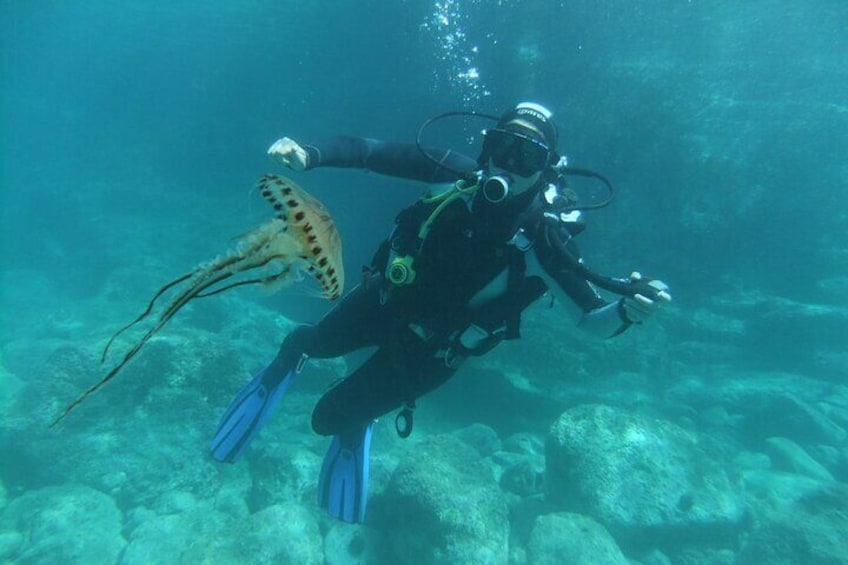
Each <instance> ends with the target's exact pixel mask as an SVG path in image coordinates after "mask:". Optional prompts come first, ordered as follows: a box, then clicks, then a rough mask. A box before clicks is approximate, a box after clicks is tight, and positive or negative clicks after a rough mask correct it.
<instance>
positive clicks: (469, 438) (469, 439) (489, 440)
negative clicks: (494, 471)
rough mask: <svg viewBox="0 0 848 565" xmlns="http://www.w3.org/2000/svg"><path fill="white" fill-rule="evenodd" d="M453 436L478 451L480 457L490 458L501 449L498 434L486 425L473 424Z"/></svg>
mask: <svg viewBox="0 0 848 565" xmlns="http://www.w3.org/2000/svg"><path fill="white" fill-rule="evenodd" d="M452 435H453V436H454V437H455V438H457V439H459V440H462V441H464V442H465V443H467V444H468V445H469V446H470V447H473V448H474V449H476V450H477V453H479V454H480V457H488V456H489V455H491V454H493V453H495V452H496V451H498V450H499V449H500V448H501V440H500V438H499V437H498V434H497V432H496V431H495V430H493V429H492V428H490V427H489V426H486V425H484V424H471V425H470V426H468V427H465V428H462V429H460V430H457V431H455V432H453V434H452Z"/></svg>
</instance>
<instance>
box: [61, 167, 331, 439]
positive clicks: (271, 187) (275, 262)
mask: <svg viewBox="0 0 848 565" xmlns="http://www.w3.org/2000/svg"><path fill="white" fill-rule="evenodd" d="M257 188H258V190H259V193H260V194H261V195H262V197H263V198H264V199H265V200H267V201H268V203H269V204H270V205H271V206H272V207H273V209H274V212H275V214H276V215H275V217H274V218H272V219H271V220H269V221H267V222H265V223H264V224H262V225H261V226H259V227H258V228H256V229H255V230H253V231H251V232H249V233H248V234H246V235H244V236H242V237H241V238H239V240H238V242H237V243H236V245H235V246H234V248H233V249H231V250H230V251H228V252H227V253H225V254H224V255H221V256H219V257H217V258H215V259H213V260H212V261H208V262H206V263H202V264H201V265H199V266H198V267H196V268H195V269H194V270H192V271H190V272H188V273H185V274H183V275H181V276H179V277H177V278H176V279H174V280H172V281H171V282H169V283H167V284H165V285H164V286H162V287H161V288H160V289H159V290H158V291H156V293H155V294H154V295H153V298H151V299H150V302H149V303H148V304H147V308H146V309H145V310H144V312H142V313H141V314H140V315H139V316H138V317H137V318H136V319H135V320H133V321H132V322H130V323H129V324H127V325H125V326H124V327H122V328H121V329H119V330H118V331H117V332H115V334H114V335H113V336H112V337H111V338H110V339H109V341H108V342H107V343H106V346H105V347H104V348H103V354H102V355H101V359H100V361H101V363H105V361H106V357H107V355H108V353H109V349H110V348H111V346H112V344H113V343H114V341H115V339H116V338H117V337H118V336H119V335H121V334H122V333H124V332H125V331H127V330H128V329H130V328H132V327H133V326H135V325H136V324H138V323H140V322H142V321H143V320H145V319H146V318H148V316H150V315H151V313H152V312H153V311H154V309H155V307H156V303H157V301H158V300H159V299H160V298H161V297H162V295H164V294H166V293H167V292H168V291H169V290H172V289H179V290H177V291H176V294H175V296H174V297H173V298H172V299H171V300H170V302H169V303H168V305H167V306H165V307H164V309H162V311H161V313H159V315H158V317H157V318H156V321H155V323H154V324H153V325H152V327H151V328H150V329H148V330H147V332H146V333H144V335H142V336H141V338H140V339H138V341H136V342H135V344H134V345H133V346H132V347H131V348H130V349H129V350H128V351H127V353H126V354H125V355H124V357H123V359H121V361H120V362H119V363H118V364H117V365H115V366H114V367H113V368H112V369H110V370H109V372H108V373H107V374H106V376H104V377H103V378H102V379H101V380H100V381H99V382H98V383H96V384H94V385H92V386H91V387H89V388H88V389H87V390H85V391H84V392H83V393H82V394H81V395H80V396H79V397H78V398H77V399H76V400H74V401H73V402H71V403H70V404H69V405H68V406H67V407H66V408H65V411H64V412H63V413H62V414H61V415H60V416H59V417H57V418H56V419H55V420H54V421H53V422H52V423H51V424H50V426H49V427H51V428H52V427H53V426H55V425H56V424H58V423H59V422H61V421H62V420H63V419H64V418H65V417H66V416H67V415H68V414H69V413H70V412H71V411H72V410H73V409H74V408H76V407H77V406H79V405H80V404H81V403H82V402H83V401H84V400H85V399H86V398H88V396H90V395H91V394H93V393H94V392H96V391H97V390H99V389H100V388H101V387H103V386H104V385H105V384H106V383H108V382H109V381H110V380H112V379H113V378H114V377H115V376H116V375H117V374H118V373H119V372H120V371H121V369H123V367H124V366H125V365H126V364H127V363H128V362H129V361H130V360H131V359H132V358H133V357H135V356H136V355H137V354H138V352H139V351H141V348H142V347H144V345H145V344H146V343H147V342H148V341H149V340H150V338H152V337H153V336H154V335H156V334H157V333H158V332H159V330H161V329H162V327H163V326H164V325H165V324H167V323H168V321H169V320H170V319H171V318H173V317H174V315H175V314H176V313H177V312H179V311H180V310H181V309H182V308H183V307H184V306H185V305H186V304H188V303H189V302H191V301H192V300H194V299H195V298H204V297H208V296H213V295H215V294H219V293H221V292H224V291H226V290H229V289H232V288H235V287H237V286H244V285H250V284H261V285H263V286H266V287H270V288H276V287H278V286H281V285H286V284H291V283H293V282H296V281H300V280H302V279H303V278H305V276H309V277H312V278H313V279H315V280H316V281H317V282H318V284H319V286H320V288H321V290H320V292H319V295H320V296H322V297H324V298H327V299H329V300H336V299H337V298H338V297H339V296H341V293H342V291H343V289H344V269H343V265H342V242H341V238H340V237H339V232H338V231H337V230H336V227H335V224H334V223H333V219H332V218H331V217H330V214H329V212H328V211H327V209H326V208H325V207H324V205H323V204H322V203H321V202H320V201H318V199H316V198H315V197H313V196H311V195H310V194H309V193H307V192H306V191H305V190H303V189H302V188H301V187H300V186H298V185H297V184H296V183H295V182H293V181H292V180H290V179H287V178H285V177H281V176H277V175H271V174H267V175H265V176H263V177H262V178H260V179H259V181H258V183H257Z"/></svg>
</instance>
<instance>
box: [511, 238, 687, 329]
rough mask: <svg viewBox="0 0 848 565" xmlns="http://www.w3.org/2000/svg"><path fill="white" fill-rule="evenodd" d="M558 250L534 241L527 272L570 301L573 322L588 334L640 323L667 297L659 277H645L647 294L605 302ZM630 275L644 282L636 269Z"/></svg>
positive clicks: (573, 248)
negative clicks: (653, 278) (648, 278)
mask: <svg viewBox="0 0 848 565" xmlns="http://www.w3.org/2000/svg"><path fill="white" fill-rule="evenodd" d="M566 249H567V250H568V251H569V252H570V253H572V254H573V257H574V259H575V260H577V261H580V262H582V260H581V259H580V255H579V251H578V250H577V247H576V246H575V245H574V243H573V242H569V243H568V244H566ZM559 253H560V252H559V251H557V250H556V249H555V248H553V247H551V246H546V245H544V244H542V242H537V245H534V246H533V248H532V249H530V250H529V251H528V253H527V273H528V274H535V275H537V276H540V277H541V278H542V279H543V280H544V281H545V282H546V283H547V286H548V289H549V290H550V291H551V292H552V293H553V294H554V295H555V296H557V297H558V298H560V302H562V303H563V304H566V305H573V307H572V309H573V314H574V317H575V318H576V319H577V326H578V327H579V328H580V329H581V330H583V331H585V332H587V333H589V334H591V335H594V336H597V337H600V338H607V337H613V336H616V335H619V334H621V333H623V332H624V331H625V330H627V329H628V328H629V327H630V326H632V325H633V324H637V325H638V324H642V323H644V322H645V321H647V320H648V319H649V318H650V317H651V316H652V315H653V314H654V312H656V311H657V310H658V309H659V308H660V306H661V305H663V304H665V303H666V302H670V301H671V294H670V293H669V292H668V286H667V285H666V284H665V283H663V282H662V281H660V280H652V281H647V286H648V288H650V289H651V293H650V294H651V296H646V295H645V294H636V295H634V296H625V297H622V298H620V299H618V300H616V301H613V302H608V301H606V300H604V299H603V298H602V297H601V295H600V294H599V293H598V291H597V290H596V289H595V287H594V286H593V285H592V284H590V283H589V282H588V281H587V280H586V279H585V278H584V277H583V276H581V275H580V274H579V273H577V272H576V271H575V270H574V269H573V268H570V267H569V265H568V263H569V262H568V261H565V260H563V259H562V258H561V257H559V255H558V254H559ZM630 277H631V281H633V282H637V281H642V282H646V281H644V279H642V276H641V275H640V274H639V273H633V274H631V275H630Z"/></svg>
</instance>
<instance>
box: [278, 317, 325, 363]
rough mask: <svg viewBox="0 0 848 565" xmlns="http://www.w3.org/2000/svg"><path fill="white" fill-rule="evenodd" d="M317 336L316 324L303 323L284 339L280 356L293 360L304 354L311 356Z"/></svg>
mask: <svg viewBox="0 0 848 565" xmlns="http://www.w3.org/2000/svg"><path fill="white" fill-rule="evenodd" d="M315 336H316V330H315V326H312V325H309V324H303V325H300V326H298V327H296V328H295V329H293V330H292V331H291V332H290V333H289V335H287V336H286V337H285V339H283V343H281V344H280V351H279V353H278V356H280V357H284V358H286V359H291V360H292V361H293V362H294V361H297V360H299V359H300V358H301V356H303V355H306V356H311V354H312V350H313V349H314V347H313V346H312V344H313V343H314V342H315Z"/></svg>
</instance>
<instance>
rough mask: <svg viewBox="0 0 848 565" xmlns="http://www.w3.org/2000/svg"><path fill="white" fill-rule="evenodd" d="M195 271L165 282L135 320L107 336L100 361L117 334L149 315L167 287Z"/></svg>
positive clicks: (190, 275) (103, 360) (104, 357)
mask: <svg viewBox="0 0 848 565" xmlns="http://www.w3.org/2000/svg"><path fill="white" fill-rule="evenodd" d="M195 272H196V271H192V272H190V273H186V274H184V275H182V276H180V277H177V278H176V279H174V280H172V281H171V282H169V283H168V284H166V285H165V286H163V287H162V288H160V289H159V290H157V291H156V294H154V295H153V298H151V299H150V302H149V303H148V304H147V309H146V310H145V311H144V312H142V313H141V314H139V316H138V318H136V319H135V320H133V321H132V322H130V323H129V324H127V325H126V326H124V327H122V328H121V329H119V330H118V331H116V332H115V333H114V334H113V335H112V337H110V338H109V341H108V342H107V343H106V347H104V348H103V353H102V355H101V356H100V363H104V362H105V361H106V355H108V353H109V348H110V347H112V343H113V342H114V341H115V339H116V338H117V337H118V336H119V335H121V334H122V333H124V332H125V331H127V330H128V329H130V328H131V327H133V326H134V325H136V324H137V323H139V322H140V321H142V320H143V319H145V318H146V317H147V316H149V315H150V312H152V311H153V306H154V305H155V304H156V301H157V300H158V299H159V297H160V296H162V295H163V294H164V293H165V291H167V290H168V289H169V288H171V287H173V286H174V285H177V284H179V283H181V282H183V281H184V280H186V279H188V278H190V277H192V276H193V275H194V274H195Z"/></svg>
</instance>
